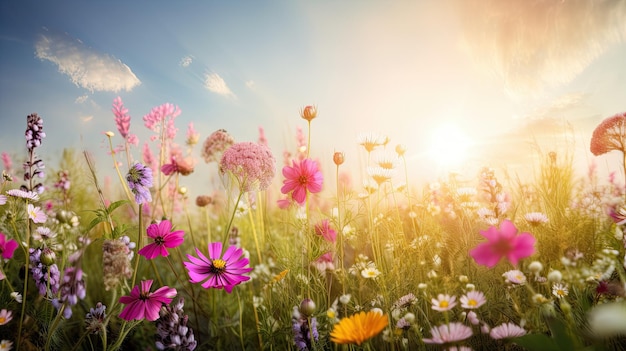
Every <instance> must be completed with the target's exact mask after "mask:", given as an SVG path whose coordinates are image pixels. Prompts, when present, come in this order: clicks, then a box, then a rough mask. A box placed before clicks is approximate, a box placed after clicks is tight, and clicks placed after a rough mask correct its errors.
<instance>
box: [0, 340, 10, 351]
mask: <svg viewBox="0 0 626 351" xmlns="http://www.w3.org/2000/svg"><path fill="white" fill-rule="evenodd" d="M11 349H13V341H9V340H2V341H0V351H11Z"/></svg>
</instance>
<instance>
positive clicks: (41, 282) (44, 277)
mask: <svg viewBox="0 0 626 351" xmlns="http://www.w3.org/2000/svg"><path fill="white" fill-rule="evenodd" d="M28 251H29V253H30V272H31V274H32V276H33V279H34V280H35V285H37V288H38V289H39V295H41V296H45V297H48V296H52V295H56V293H57V292H58V291H59V284H60V280H61V272H59V268H58V267H57V265H56V263H55V264H52V265H49V266H48V265H45V264H44V263H43V262H42V260H41V254H42V252H43V250H41V249H33V248H30V249H28Z"/></svg>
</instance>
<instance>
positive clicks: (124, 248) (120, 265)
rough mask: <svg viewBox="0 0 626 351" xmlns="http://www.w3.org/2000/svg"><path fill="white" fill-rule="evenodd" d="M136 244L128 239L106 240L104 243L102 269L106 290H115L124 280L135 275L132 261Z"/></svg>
mask: <svg viewBox="0 0 626 351" xmlns="http://www.w3.org/2000/svg"><path fill="white" fill-rule="evenodd" d="M134 247H135V243H132V242H130V239H128V237H122V238H117V239H112V240H105V241H104V242H103V243H102V267H103V271H104V272H103V273H104V276H103V282H104V288H105V290H107V291H108V290H111V289H115V288H116V287H117V286H118V285H119V284H120V283H122V282H123V280H124V279H128V278H130V277H131V276H132V274H133V269H132V268H131V265H130V260H131V259H132V257H133V251H132V249H133V248H134Z"/></svg>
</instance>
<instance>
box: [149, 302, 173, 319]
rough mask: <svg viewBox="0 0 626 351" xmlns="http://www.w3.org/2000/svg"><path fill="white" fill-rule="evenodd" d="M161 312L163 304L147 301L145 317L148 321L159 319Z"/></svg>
mask: <svg viewBox="0 0 626 351" xmlns="http://www.w3.org/2000/svg"><path fill="white" fill-rule="evenodd" d="M168 303H169V302H168ZM159 310H161V303H158V302H154V301H150V300H148V301H146V303H145V304H144V315H145V318H146V320H149V321H150V322H152V321H156V320H157V319H159Z"/></svg>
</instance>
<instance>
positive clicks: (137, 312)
mask: <svg viewBox="0 0 626 351" xmlns="http://www.w3.org/2000/svg"><path fill="white" fill-rule="evenodd" d="M151 286H152V280H144V281H142V282H141V290H139V289H140V288H139V285H135V287H134V288H133V290H132V291H131V292H130V295H126V296H122V297H120V303H123V304H125V305H126V306H125V307H124V309H123V310H122V313H120V318H122V319H124V320H127V321H132V320H133V319H136V320H142V319H147V320H149V321H151V322H152V321H155V320H157V319H158V318H159V311H160V310H161V306H163V304H166V305H167V304H169V303H170V302H172V299H173V298H174V297H175V296H176V289H174V288H170V287H169V286H162V287H160V288H158V289H157V290H156V291H154V292H150V287H151Z"/></svg>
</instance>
